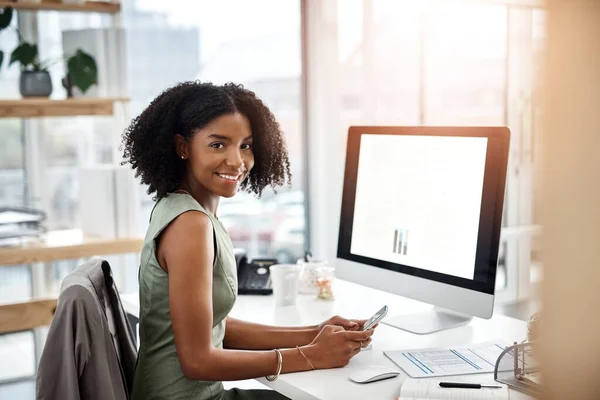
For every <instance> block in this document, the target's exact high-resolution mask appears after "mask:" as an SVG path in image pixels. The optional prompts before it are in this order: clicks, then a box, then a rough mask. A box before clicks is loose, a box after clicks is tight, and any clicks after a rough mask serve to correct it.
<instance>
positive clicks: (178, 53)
mask: <svg viewBox="0 0 600 400" xmlns="http://www.w3.org/2000/svg"><path fill="white" fill-rule="evenodd" d="M232 10H235V12H233V13H232V12H231V11H232ZM273 15H277V18H273ZM123 23H124V26H125V29H126V32H127V33H126V37H127V48H126V64H127V76H128V77H129V80H128V95H129V96H130V97H131V114H132V116H135V115H137V114H138V113H139V112H141V111H142V110H143V109H144V108H145V107H146V106H147V105H148V103H149V102H150V101H151V100H152V98H154V97H155V96H156V95H158V94H159V93H160V92H161V91H162V90H164V89H166V88H167V87H169V86H172V85H174V84H176V83H177V82H181V81H186V80H194V79H200V80H203V81H211V82H213V83H217V84H222V83H225V82H230V81H231V82H236V83H242V84H243V85H244V86H245V87H247V88H248V89H250V90H253V91H254V92H256V94H257V95H258V96H259V97H260V98H261V99H262V100H263V101H264V102H265V103H266V104H267V105H268V106H269V107H270V108H271V110H272V111H273V113H274V114H275V116H276V118H277V120H278V121H279V123H280V124H281V127H282V129H283V131H284V133H285V136H286V140H287V145H288V150H289V156H290V163H291V168H292V176H293V186H292V188H291V190H288V189H287V188H282V189H281V190H280V191H279V194H278V195H276V196H275V195H274V193H273V192H272V191H266V192H265V193H264V194H263V197H262V198H261V199H260V200H259V199H256V198H254V197H253V196H250V195H248V194H246V193H239V194H237V195H236V196H235V197H233V198H231V199H222V201H221V202H220V205H219V214H218V215H219V218H220V219H221V221H222V222H223V223H224V225H225V226H226V228H227V230H228V232H229V234H230V236H231V238H232V241H233V244H234V246H235V247H242V248H246V249H247V250H248V251H249V252H250V255H251V256H259V255H261V256H274V255H277V256H279V257H281V258H282V260H285V261H289V260H295V259H297V258H299V257H300V256H301V255H302V252H303V250H304V237H303V235H296V236H294V241H295V242H292V243H283V242H279V243H275V244H274V235H275V233H276V232H277V230H278V229H279V227H280V225H281V224H282V223H283V221H284V220H286V219H290V218H291V219H296V220H299V221H300V220H301V221H302V224H303V222H304V196H303V193H304V190H303V186H302V185H303V180H304V176H303V175H304V161H303V159H302V157H303V156H302V154H303V151H302V148H303V145H302V138H301V101H300V73H301V51H300V44H301V42H300V5H299V2H297V1H285V2H282V1H277V0H262V1H254V2H246V1H243V0H228V1H219V2H214V1H199V2H193V3H190V2H185V1H182V0H176V1H171V2H169V3H164V2H160V1H144V2H141V1H140V2H132V3H127V5H126V6H125V10H124V18H123ZM173 60H177V62H174V61H173ZM134 77H135V78H134ZM142 190H144V189H142ZM141 195H142V221H143V224H145V226H147V223H148V219H149V216H150V211H151V209H152V207H153V205H154V202H153V201H152V199H151V198H150V196H148V195H146V194H145V193H143V192H142V193H141ZM284 199H285V200H284Z"/></svg>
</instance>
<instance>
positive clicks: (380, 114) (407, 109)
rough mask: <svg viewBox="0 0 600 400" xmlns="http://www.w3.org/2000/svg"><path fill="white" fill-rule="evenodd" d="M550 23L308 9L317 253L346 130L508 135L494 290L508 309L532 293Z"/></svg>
mask: <svg viewBox="0 0 600 400" xmlns="http://www.w3.org/2000/svg"><path fill="white" fill-rule="evenodd" d="M543 15H544V11H543V10H542V9H535V8H532V6H531V4H527V5H522V4H519V2H501V1H500V2H499V1H480V2H466V1H459V0H453V1H433V2H423V1H418V0H351V1H344V2H343V3H342V2H337V3H334V2H332V3H321V2H318V1H309V0H307V2H306V19H305V23H306V24H307V37H306V40H307V48H308V61H309V65H308V66H307V71H308V74H309V76H308V104H309V111H310V113H309V126H308V135H309V149H308V150H309V169H313V165H314V170H315V173H314V174H311V175H310V180H309V181H310V185H309V189H310V192H311V209H313V210H314V211H312V212H311V218H310V221H311V224H312V226H313V227H312V228H311V240H312V242H313V243H316V244H318V246H319V250H318V251H317V253H321V256H322V257H326V258H329V259H335V257H336V246H337V241H336V240H335V238H337V229H338V225H337V219H336V218H337V215H339V208H340V201H341V190H340V189H341V182H342V179H343V167H344V156H345V153H344V149H345V138H346V134H347V129H348V127H349V126H350V125H371V124H374V125H421V124H426V125H470V126H477V125H507V126H508V127H509V128H510V129H511V131H512V136H511V150H510V160H509V174H508V175H509V176H508V179H507V189H506V201H505V210H504V223H503V226H504V227H506V228H507V229H504V230H505V232H504V235H503V239H504V240H503V242H502V243H501V246H500V247H501V248H500V257H499V258H500V260H499V274H498V279H497V285H498V288H499V289H502V290H501V291H500V292H501V293H502V295H501V296H500V298H503V299H506V300H517V299H521V298H525V297H527V296H529V295H530V290H529V289H528V287H529V283H530V282H529V271H530V267H531V265H532V262H531V259H532V255H533V257H535V251H536V250H535V242H533V243H532V242H531V235H532V232H535V231H536V227H535V226H533V224H534V222H535V221H534V216H533V214H532V205H533V201H534V193H535V190H536V188H535V187H534V183H533V182H534V181H533V176H534V173H535V168H536V167H535V166H536V165H539V163H538V160H537V159H536V154H538V153H539V144H540V138H541V134H540V127H539V122H538V121H539V99H540V94H539V75H540V74H539V73H537V72H538V70H539V68H540V67H539V66H540V61H541V52H542V51H543V50H542V49H543V40H544V29H545V23H544V17H543ZM334 28H335V29H334ZM311 60H314V61H311ZM312 103H316V104H318V106H313V104H312ZM322 147H324V148H325V150H321V148H322ZM311 157H312V158H311ZM317 171H324V172H321V173H319V172H317ZM331 188H334V191H333V193H332V191H331ZM322 193H326V194H322ZM313 197H314V200H313V199H312V198H313ZM332 215H334V216H335V217H332Z"/></svg>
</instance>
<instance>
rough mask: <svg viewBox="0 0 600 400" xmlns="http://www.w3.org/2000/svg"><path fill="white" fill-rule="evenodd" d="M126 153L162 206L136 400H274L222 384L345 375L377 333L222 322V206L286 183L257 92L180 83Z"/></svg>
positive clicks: (227, 287)
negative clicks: (310, 373) (311, 373)
mask: <svg viewBox="0 0 600 400" xmlns="http://www.w3.org/2000/svg"><path fill="white" fill-rule="evenodd" d="M123 147H124V156H125V159H126V160H127V162H129V163H131V165H132V167H133V168H134V169H135V170H136V173H137V175H139V176H140V177H141V180H142V182H143V183H145V184H147V185H148V186H149V189H148V192H149V193H154V194H155V197H156V199H157V200H158V201H157V203H156V205H155V207H154V210H153V211H152V216H151V219H150V226H149V227H148V231H147V233H146V239H145V241H144V246H143V249H142V254H141V265H140V271H139V288H140V289H139V290H140V350H139V356H138V363H137V367H136V372H135V378H134V388H133V398H134V399H135V400H137V399H252V398H257V399H258V398H261V399H265V398H277V399H281V398H284V397H283V396H282V395H280V394H278V393H277V392H274V391H241V390H237V389H236V390H232V391H225V390H224V389H223V385H222V384H221V382H220V381H223V380H240V379H248V378H255V377H260V376H267V377H268V379H276V378H277V376H278V375H279V373H286V372H296V371H307V370H311V369H321V368H334V367H342V366H344V365H346V364H348V362H349V360H350V358H352V357H353V356H354V355H355V354H357V353H358V352H359V351H360V348H361V346H367V345H368V344H369V342H370V341H371V339H370V337H371V335H372V333H373V330H372V329H371V330H368V331H365V332H362V331H360V330H359V328H361V327H362V325H363V324H364V322H365V321H363V320H361V321H358V320H346V319H344V318H341V317H338V316H335V317H332V318H331V319H329V320H327V321H325V322H323V323H321V324H319V325H316V326H306V327H295V328H283V327H272V326H265V325H259V324H254V323H250V322H245V321H240V320H237V319H234V318H231V317H229V316H228V314H229V312H230V310H231V308H232V307H233V304H234V302H235V299H236V296H237V274H236V263H235V259H234V254H233V247H232V244H231V239H230V238H229V236H228V234H227V232H226V230H225V228H224V227H223V225H222V224H221V222H220V221H219V219H218V211H217V209H218V205H219V199H220V198H221V197H232V196H234V195H235V194H236V193H237V192H238V190H240V189H242V190H246V191H248V192H251V193H254V194H256V195H257V196H260V195H261V194H262V191H263V189H264V188H265V187H267V186H273V187H275V186H280V185H283V184H285V183H288V184H289V182H290V173H289V160H288V156H287V150H286V146H285V141H284V139H283V134H282V132H281V130H280V128H279V124H278V123H277V122H276V121H275V117H274V116H273V114H272V113H271V111H270V110H269V109H268V108H267V107H266V106H265V105H264V104H263V102H262V101H261V100H259V99H258V98H257V97H256V95H255V94H254V93H253V92H251V91H249V90H247V89H244V88H243V87H242V86H241V85H234V84H226V85H223V86H217V85H213V84H210V83H200V82H186V83H181V84H179V85H177V86H175V87H172V88H170V89H168V90H166V91H165V92H163V93H162V94H161V95H159V96H158V97H157V98H156V99H155V100H154V101H152V103H151V104H150V105H149V106H148V108H146V110H144V111H143V112H142V114H141V115H140V116H138V117H137V118H136V119H134V120H133V122H132V124H131V126H129V128H128V129H127V130H126V131H125V134H124V139H123ZM279 349H281V350H279Z"/></svg>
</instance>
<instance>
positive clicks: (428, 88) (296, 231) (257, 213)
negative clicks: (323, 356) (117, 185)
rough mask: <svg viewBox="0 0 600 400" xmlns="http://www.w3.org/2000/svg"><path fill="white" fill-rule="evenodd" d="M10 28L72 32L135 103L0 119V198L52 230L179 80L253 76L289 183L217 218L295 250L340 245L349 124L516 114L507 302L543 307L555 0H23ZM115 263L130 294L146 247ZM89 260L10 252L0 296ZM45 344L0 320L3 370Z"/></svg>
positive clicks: (509, 121)
mask: <svg viewBox="0 0 600 400" xmlns="http://www.w3.org/2000/svg"><path fill="white" fill-rule="evenodd" d="M12 25H13V26H14V27H18V28H19V30H20V31H21V33H22V34H23V35H24V36H26V37H27V38H29V40H35V41H37V43H38V47H39V51H40V56H42V57H44V58H52V57H59V56H60V55H61V54H63V53H65V52H66V51H67V50H69V51H70V50H72V49H74V48H76V47H77V46H83V47H84V48H86V49H87V50H88V51H90V52H93V54H94V55H95V56H96V62H97V63H98V70H99V85H98V86H97V87H94V88H92V89H91V95H96V96H125V97H127V98H128V99H129V101H127V102H124V103H119V104H116V105H115V115H114V116H98V117H90V116H81V117H79V116H76V117H73V116H70V117H53V118H42V119H35V120H33V119H19V118H0V206H3V207H26V208H31V209H36V210H42V211H43V212H44V213H45V214H46V220H45V229H47V230H49V231H54V230H65V229H69V230H72V229H75V230H83V231H86V229H87V227H88V226H90V222H89V217H88V215H89V214H90V213H94V212H97V210H100V209H102V208H103V204H102V203H101V202H102V201H104V199H99V200H98V204H90V203H84V202H82V200H81V199H82V196H81V193H82V192H86V191H88V190H90V185H93V184H94V183H95V182H94V181H93V180H90V179H86V177H87V176H89V175H86V172H85V171H86V170H89V169H98V168H100V167H109V168H113V169H115V170H116V169H118V164H119V162H120V161H121V159H120V157H121V153H120V151H119V144H120V135H121V132H122V131H123V129H124V128H125V127H126V126H127V124H128V123H129V121H130V120H131V118H133V117H135V116H136V115H138V114H139V113H140V112H141V111H142V110H143V109H144V108H145V107H146V106H147V105H148V103H149V102H150V101H151V100H152V99H153V98H154V97H155V96H157V95H158V94H159V93H160V92H161V91H163V90H164V89H166V88H167V87H169V86H172V85H174V84H175V83H177V82H181V81H187V80H195V79H199V80H203V81H205V80H208V81H212V82H214V83H224V82H228V81H233V82H237V83H242V84H244V85H245V86H246V87H247V88H249V89H251V90H253V91H255V92H256V93H257V95H258V96H259V97H261V98H262V99H263V100H264V101H265V103H266V104H267V105H268V106H269V107H270V108H271V110H272V111H273V113H274V114H275V116H276V118H277V119H278V121H279V122H280V124H281V126H282V129H283V131H284V132H285V137H286V140H287V145H288V150H289V155H290V162H291V167H292V175H293V184H292V186H291V187H290V188H281V189H280V190H278V192H277V194H275V193H274V192H273V191H267V192H265V193H264V195H263V196H262V198H260V199H257V198H255V197H253V196H251V195H248V194H246V193H239V194H238V195H237V196H235V197H234V198H232V199H224V200H222V202H221V204H220V206H219V218H220V219H221V220H222V221H223V223H224V224H225V226H226V228H227V230H228V232H229V233H230V235H231V237H232V240H233V243H234V246H235V247H241V248H245V249H247V250H248V252H249V253H250V255H251V256H269V257H276V258H277V259H278V260H279V261H280V262H295V261H296V260H297V259H298V258H300V257H301V256H302V255H303V253H304V251H305V250H311V251H312V252H313V254H314V255H315V256H316V257H317V258H326V259H327V258H331V257H332V250H331V249H333V248H334V247H335V244H334V243H333V241H332V240H333V239H331V235H329V239H325V238H323V235H325V234H326V233H327V232H329V233H331V232H337V221H338V218H339V198H338V197H337V195H335V194H334V195H331V196H330V192H331V191H332V190H333V191H334V192H338V191H339V190H340V189H341V176H342V175H343V163H340V160H343V157H344V148H345V147H343V146H344V145H345V142H344V141H345V135H346V134H347V128H348V127H349V126H351V125H357V124H360V125H375V124H377V125H471V126H472V125H506V126H508V127H509V128H510V129H511V131H512V139H511V150H510V159H509V173H508V178H507V190H506V199H505V210H504V220H503V226H504V229H503V232H502V243H501V252H500V260H499V276H498V279H497V296H498V297H497V299H498V311H499V312H502V313H507V314H508V315H512V316H515V317H517V318H521V319H527V318H528V317H529V316H530V315H531V314H532V313H533V311H535V310H536V309H537V307H538V301H537V299H538V286H539V284H540V282H541V280H542V278H543V265H542V263H541V260H540V255H539V251H540V246H539V237H540V234H541V232H542V229H541V226H540V222H539V216H538V215H537V213H536V211H535V208H534V205H535V204H536V202H537V201H538V200H539V187H538V185H537V181H538V180H536V177H537V176H538V174H539V172H540V165H541V164H540V163H541V148H542V139H543V135H544V134H543V127H542V124H541V120H540V118H541V104H542V96H543V91H544V88H543V85H542V83H543V79H542V78H543V72H544V71H543V57H544V52H545V44H546V9H545V4H544V2H542V1H535V0H471V1H468V0H443V1H434V0H432V1H421V0H344V1H341V0H338V1H336V0H323V1H318V0H304V1H301V0H253V1H247V0H222V1H218V2H217V1H205V0H197V1H193V2H191V1H184V0H171V1H169V2H164V1H159V0H128V1H123V3H122V4H121V9H120V12H119V13H118V14H117V15H106V14H100V13H80V12H57V11H44V12H43V13H42V12H38V13H27V12H17V13H16V15H15V17H14V18H13V20H12ZM16 44H17V36H16V35H15V34H14V32H12V31H10V30H4V31H2V32H0V48H2V49H4V50H5V51H8V50H9V49H11V48H13V47H14V46H15V45H16ZM5 57H6V56H5ZM7 61H8V60H7V59H5V60H4V63H3V65H2V68H1V69H0V97H1V98H3V99H5V98H9V99H10V98H14V99H18V98H20V94H19V85H18V81H19V73H20V71H19V66H18V65H17V64H13V65H12V66H8V62H7ZM50 73H51V76H52V81H53V86H54V88H55V89H54V91H53V94H52V95H51V98H57V99H58V98H64V96H65V93H64V90H63V89H62V86H61V81H60V80H61V77H62V76H64V73H65V66H64V65H63V63H60V62H58V63H55V64H53V65H52V66H51V67H50ZM317 126H318V128H317ZM121 197H124V196H121ZM124 198H125V201H127V202H129V203H131V204H134V206H135V207H134V210H135V213H133V214H132V215H133V217H132V218H133V219H130V220H129V222H130V223H129V224H128V226H127V228H126V232H127V235H128V236H130V237H141V236H142V235H143V233H144V232H145V229H146V227H147V225H148V219H149V215H150V211H151V209H152V207H153V205H154V201H153V199H152V198H151V196H148V195H147V194H146V188H145V187H143V186H142V185H137V186H136V188H135V193H131V195H130V196H127V197H124ZM336 202H337V203H336ZM131 204H129V206H130V205H131ZM336 213H337V215H336ZM324 224H326V225H327V226H326V227H325V228H323V226H324ZM329 233H327V234H329ZM333 237H334V238H335V237H336V236H335V235H334V236H333ZM327 240H329V241H327ZM333 254H335V253H333ZM109 260H110V261H111V264H112V265H113V269H114V270H115V274H116V276H117V279H118V282H119V288H120V289H121V290H122V291H125V292H130V291H135V290H136V289H137V268H131V267H130V266H131V265H136V266H137V262H138V261H137V255H136V254H125V255H115V256H111V257H109ZM0 261H1V260H0ZM80 262H81V260H80V259H73V260H56V261H52V262H49V263H46V264H43V263H33V264H24V265H19V264H17V265H4V266H2V267H0V302H1V303H5V302H17V301H27V300H29V299H31V298H34V297H36V296H37V295H38V294H39V291H40V290H41V289H40V287H43V290H44V291H45V293H49V294H56V293H57V291H58V288H59V284H60V281H61V279H62V278H63V277H64V276H65V275H66V274H67V273H68V272H70V271H71V270H72V269H73V268H75V266H77V265H79V264H80ZM126 266H129V267H126ZM36 343H37V344H36ZM40 343H43V334H41V338H38V337H37V334H35V333H34V332H33V331H28V332H22V333H17V334H10V335H0V360H6V359H9V357H15V356H16V357H20V358H22V359H23V360H25V361H24V362H23V363H22V365H21V366H20V367H18V368H16V367H15V366H14V365H11V364H10V363H5V362H2V363H0V381H12V380H15V379H16V380H18V379H20V378H22V377H28V376H32V375H34V374H35V359H36V357H38V356H39V351H40V350H41V348H40V347H39V346H40ZM15 349H17V350H15ZM0 397H2V396H0Z"/></svg>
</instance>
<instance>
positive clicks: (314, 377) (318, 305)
mask: <svg viewBox="0 0 600 400" xmlns="http://www.w3.org/2000/svg"><path fill="white" fill-rule="evenodd" d="M334 291H335V292H334V293H335V295H336V300H333V301H325V300H319V299H317V298H315V296H307V295H301V296H300V297H299V299H298V302H297V304H296V306H290V307H280V308H275V307H274V304H273V297H272V296H246V295H242V296H239V297H238V300H237V302H236V304H235V306H234V308H233V310H232V312H231V314H230V315H231V316H232V317H235V318H239V319H244V320H247V321H251V322H257V323H262V324H269V325H287V326H293V325H310V324H317V323H320V322H322V321H324V320H326V319H327V318H329V317H330V316H332V315H335V314H338V315H341V316H343V317H345V318H369V317H370V316H371V315H372V314H373V313H374V312H375V311H377V310H379V309H380V308H381V307H382V306H383V305H384V304H387V305H388V307H389V314H388V315H394V314H402V313H405V314H408V313H412V312H418V311H420V310H424V309H427V308H428V306H427V305H426V304H423V303H420V302H416V301H413V300H409V299H406V298H403V297H400V296H396V295H393V294H390V293H386V292H382V291H379V290H375V289H371V288H367V287H365V286H361V285H357V284H354V283H351V282H347V281H342V280H339V279H338V280H337V281H336V284H335V287H334ZM122 301H123V305H124V307H125V311H126V312H128V313H130V314H132V315H134V316H137V315H138V314H139V302H138V296H137V293H134V294H126V295H123V296H122ZM429 307H430V306H429ZM525 338H526V324H525V322H523V321H519V320H516V319H513V318H509V317H505V316H501V315H496V316H494V317H493V318H492V319H491V320H480V319H474V320H473V321H472V322H471V323H470V324H469V325H466V326H463V327H459V328H454V329H450V330H446V331H442V332H437V333H434V334H430V335H422V336H421V335H414V334H411V333H408V332H405V331H402V330H399V329H396V328H392V327H390V326H387V325H385V324H379V327H378V328H377V329H376V330H375V333H374V334H373V348H372V349H371V350H365V351H362V352H361V353H360V354H358V355H357V356H355V357H354V358H353V359H352V360H351V361H350V364H348V365H347V366H346V367H345V368H338V369H329V370H318V371H308V372H299V373H293V374H284V375H281V376H280V377H279V379H277V380H276V381H274V382H268V381H267V380H266V379H264V378H260V379H258V381H260V382H261V383H263V384H265V385H267V386H269V387H271V388H273V389H274V390H277V391H278V392H280V393H283V394H284V395H286V396H288V397H289V398H291V399H294V400H297V399H391V398H393V397H396V396H398V394H399V391H400V385H401V384H402V382H403V381H404V379H406V377H407V375H406V374H405V373H404V372H403V371H402V370H401V369H400V368H399V367H398V366H396V365H395V364H394V363H393V362H392V361H391V360H390V359H388V358H387V357H386V356H385V355H384V354H383V351H384V350H398V349H411V348H424V347H444V346H457V345H464V344H469V343H479V342H484V341H487V340H494V339H504V340H505V341H506V342H507V343H509V344H510V343H512V342H513V341H521V340H523V339H525ZM368 365H385V366H388V367H392V368H395V369H397V370H399V371H400V372H401V373H400V375H399V376H398V377H397V378H393V379H388V380H384V381H379V382H374V383H369V384H363V385H361V384H357V383H354V382H352V381H350V379H349V378H348V375H349V374H350V373H351V372H352V371H354V370H356V369H360V368H362V367H365V366H368ZM449 380H450V379H449ZM451 380H468V381H473V382H486V381H487V382H493V380H494V379H493V375H492V374H478V375H472V376H458V377H452V379H451ZM510 398H511V400H515V399H517V400H518V399H530V397H528V396H526V395H523V394H522V393H520V392H517V391H511V393H510Z"/></svg>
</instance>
